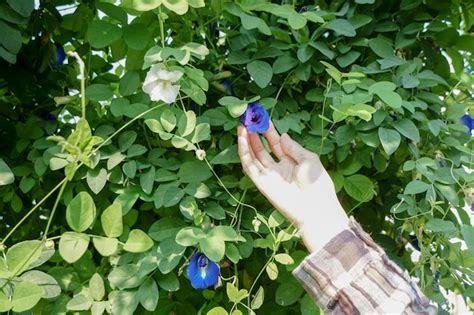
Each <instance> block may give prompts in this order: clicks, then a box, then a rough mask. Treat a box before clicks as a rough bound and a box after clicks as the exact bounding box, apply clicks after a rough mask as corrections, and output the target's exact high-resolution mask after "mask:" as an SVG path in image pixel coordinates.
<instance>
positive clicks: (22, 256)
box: [0, 0, 474, 314]
mask: <svg viewBox="0 0 474 315" xmlns="http://www.w3.org/2000/svg"><path fill="white" fill-rule="evenodd" d="M113 2H114V1H105V0H104V1H99V0H84V1H72V0H50V1H43V0H42V1H39V3H40V4H39V7H37V8H34V6H33V1H32V0H31V1H30V0H25V1H14V0H8V1H2V2H1V3H0V57H1V58H0V137H1V139H2V141H1V143H0V157H1V159H0V185H1V186H0V207H1V209H2V211H1V213H0V218H1V220H0V237H1V238H2V242H1V246H2V248H0V251H1V252H2V255H1V256H0V288H1V290H0V312H6V311H9V310H13V311H14V312H22V311H28V310H30V312H31V311H33V310H34V311H36V312H37V313H38V314H39V313H43V314H60V313H66V312H77V313H81V312H82V313H89V312H91V313H92V314H102V313H103V312H108V313H113V314H132V313H137V314H146V313H150V312H151V313H153V314H194V313H199V314H206V313H208V312H209V311H210V312H209V314H228V313H229V314H230V313H232V314H241V312H242V313H249V310H250V309H252V310H253V311H255V312H257V313H259V314H260V313H261V314H270V313H271V314H293V313H294V314H299V313H302V314H316V313H317V312H318V309H317V307H316V306H315V305H314V304H313V302H312V301H311V300H310V299H309V297H308V296H307V295H306V294H305V293H304V290H303V289H302V288H301V287H300V286H299V285H298V284H297V283H296V281H295V280H294V279H293V277H292V276H291V270H292V269H294V268H295V267H296V266H297V264H298V263H299V262H300V261H301V260H302V259H303V258H304V256H305V255H306V253H305V251H304V248H303V247H302V245H301V244H300V242H299V240H298V238H297V237H296V236H295V235H294V231H293V229H292V228H291V227H290V226H289V224H288V223H287V222H285V221H284V220H283V219H282V218H281V217H280V216H279V215H278V214H277V213H276V212H275V211H274V209H272V207H271V206H270V205H269V204H268V203H267V202H266V201H265V199H264V198H263V197H262V196H261V195H260V194H259V193H258V192H257V191H256V189H255V187H254V186H253V185H252V183H251V182H250V181H249V180H248V179H247V178H246V177H244V176H243V174H242V171H241V167H240V164H239V163H238V157H237V153H236V139H235V138H236V137H235V133H236V127H237V125H238V118H237V117H238V116H239V115H240V114H241V113H242V112H243V111H244V110H245V108H246V105H247V103H248V102H249V100H252V99H253V100H255V98H256V97H257V98H260V99H259V102H261V103H262V104H264V106H265V107H266V108H267V109H268V110H269V112H270V113H271V115H272V119H273V122H274V124H275V126H276V127H277V129H278V130H279V131H280V132H281V133H283V132H289V133H290V134H291V135H292V136H293V137H294V138H296V139H297V140H298V141H299V142H300V143H302V144H304V146H305V147H306V148H308V149H310V150H312V151H314V152H315V153H318V154H320V156H321V159H322V161H323V163H324V164H325V166H326V167H327V168H328V170H330V173H331V176H332V178H333V179H334V182H335V186H336V189H337V191H338V195H339V199H340V200H341V202H342V203H343V205H344V208H345V209H346V210H347V212H348V213H350V214H351V215H354V216H355V217H356V219H357V220H358V221H359V222H360V223H361V224H362V225H363V227H364V229H365V230H366V231H367V232H369V233H370V234H371V235H372V236H373V237H374V239H375V240H376V241H377V242H378V243H379V244H381V245H382V246H383V247H384V248H385V249H386V251H387V253H388V254H389V256H390V257H391V258H392V259H393V260H394V261H395V262H396V263H398V264H399V265H401V266H402V267H403V268H406V269H407V270H408V271H409V272H410V274H411V275H412V276H413V277H417V278H419V279H420V287H421V288H422V290H423V291H424V292H425V293H426V294H427V296H428V297H429V298H430V299H431V300H432V301H434V302H436V303H438V305H439V307H440V309H441V310H442V313H443V312H449V310H450V309H451V305H450V304H449V302H448V301H447V300H446V298H445V296H444V295H443V292H446V291H452V292H456V293H457V294H460V295H462V296H463V297H464V299H465V300H466V301H467V303H468V304H469V303H471V304H470V305H471V307H472V302H470V301H471V299H472V297H473V296H474V290H473V288H474V286H472V281H473V271H472V270H473V265H474V258H473V257H474V230H473V227H472V225H471V223H470V216H469V208H470V205H471V204H472V197H470V194H472V181H473V174H472V173H470V172H469V169H472V163H473V152H472V151H473V146H474V144H473V141H472V139H471V138H470V136H469V134H468V133H467V132H466V127H465V126H463V125H461V124H459V123H458V121H459V118H460V117H461V116H462V115H463V114H465V113H466V112H467V111H468V110H469V107H470V108H471V110H472V106H473V101H472V84H473V78H472V75H470V74H469V72H470V70H469V71H467V70H465V69H466V67H467V66H470V67H472V66H473V59H472V54H473V51H474V40H473V38H472V25H473V21H474V5H473V3H472V2H471V1H459V0H454V1H434V0H403V1H396V0H351V1H341V0H336V1H313V2H310V1H282V2H281V3H278V4H277V3H276V2H274V3H271V2H269V1H263V0H258V1H246V0H241V1H232V2H230V1H225V0H211V1H206V2H205V3H204V1H203V0H173V1H171V0H124V1H116V2H117V3H115V4H113ZM118 2H121V3H118ZM60 47H64V50H66V51H69V52H76V53H77V57H79V58H80V59H77V58H76V57H75V56H73V55H69V56H68V57H67V63H65V64H62V62H61V57H60V54H59V57H58V54H57V52H58V51H59V52H60V51H61V50H60ZM78 60H79V61H80V60H83V61H84V64H85V82H84V83H85V85H86V89H85V99H83V100H82V99H81V97H80V91H81V86H80V85H81V80H80V79H81V77H80V75H79V73H80V69H79V63H78ZM157 62H164V63H166V65H167V66H168V67H169V68H172V69H174V70H178V71H181V72H183V73H184V76H183V78H182V79H181V80H180V82H179V84H180V85H181V91H180V96H179V100H178V101H177V102H176V103H174V104H171V105H165V104H162V103H158V102H151V101H150V99H149V97H148V95H147V94H145V93H144V92H143V91H142V89H141V86H142V84H143V81H144V78H145V75H146V72H147V69H148V67H149V66H150V65H152V64H154V63H157ZM82 101H84V103H82ZM83 109H85V112H83ZM51 136H53V137H51ZM199 150H204V151H205V154H206V158H204V154H203V151H199ZM196 152H197V153H198V154H197V155H196V154H195V153H196ZM469 198H471V199H469ZM314 206H315V207H317V206H318V201H317V200H315V201H314ZM259 223H260V227H258V224H259ZM461 240H464V242H465V243H464V245H462V243H461ZM466 245H467V246H466ZM196 249H199V250H200V251H203V252H204V253H205V254H206V255H207V256H208V257H210V258H211V259H213V260H215V261H219V262H220V266H221V276H222V286H219V287H217V288H216V289H213V290H203V291H200V290H194V289H192V287H191V286H190V284H189V282H188V280H187V279H186V276H185V273H184V272H183V270H184V269H185V264H186V262H187V259H188V258H189V257H190V256H191V255H192V254H193V253H194V252H195V251H196ZM413 252H417V253H418V254H419V258H414V257H413V256H412V255H411V254H412V253H413Z"/></svg>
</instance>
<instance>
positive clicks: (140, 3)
mask: <svg viewBox="0 0 474 315" xmlns="http://www.w3.org/2000/svg"><path fill="white" fill-rule="evenodd" d="M161 3H162V0H134V1H132V2H131V4H132V8H134V9H135V10H138V11H151V10H153V9H156V8H158V7H159V6H160V5H161Z"/></svg>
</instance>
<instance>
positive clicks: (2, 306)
mask: <svg viewBox="0 0 474 315" xmlns="http://www.w3.org/2000/svg"><path fill="white" fill-rule="evenodd" d="M11 308H12V302H11V301H10V300H9V299H8V298H7V296H6V295H5V293H3V291H0V312H2V313H4V312H8V311H9V310H11Z"/></svg>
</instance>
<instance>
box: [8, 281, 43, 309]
mask: <svg viewBox="0 0 474 315" xmlns="http://www.w3.org/2000/svg"><path fill="white" fill-rule="evenodd" d="M42 294H43V290H42V289H41V288H40V287H39V286H37V285H36V284H34V283H31V282H27V281H21V282H20V283H17V284H16V285H15V290H14V291H13V296H12V310H13V311H14V312H18V313H19V312H24V311H27V310H29V309H31V308H33V306H35V305H36V303H38V301H39V300H40V299H41V295H42Z"/></svg>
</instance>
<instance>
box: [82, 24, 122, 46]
mask: <svg viewBox="0 0 474 315" xmlns="http://www.w3.org/2000/svg"><path fill="white" fill-rule="evenodd" d="M121 37H122V30H121V29H120V28H119V27H118V26H116V25H114V24H112V23H109V22H106V21H103V20H98V21H92V23H90V24H89V28H88V29H87V34H86V39H87V40H88V41H89V43H90V44H91V46H92V47H94V48H104V47H107V46H109V45H110V44H112V43H113V42H115V41H117V40H118V39H120V38H121Z"/></svg>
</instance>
